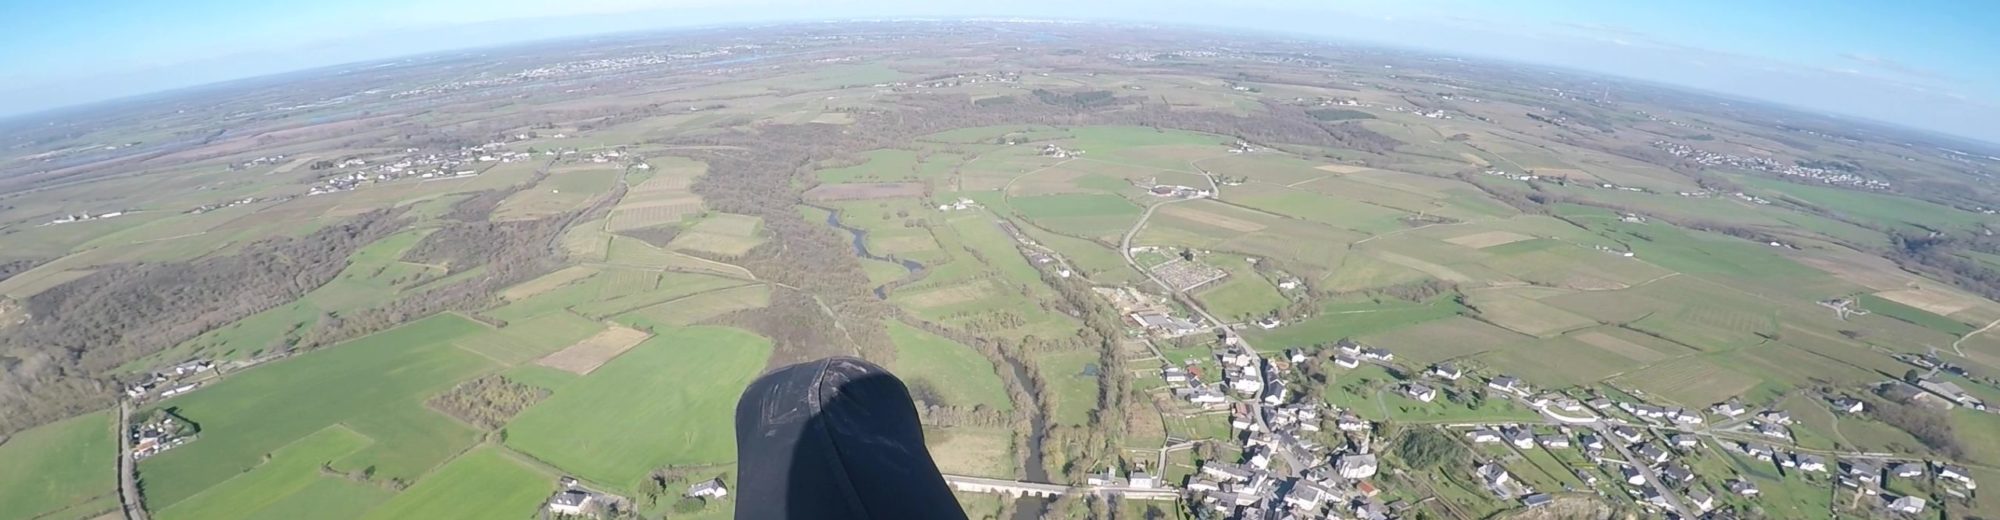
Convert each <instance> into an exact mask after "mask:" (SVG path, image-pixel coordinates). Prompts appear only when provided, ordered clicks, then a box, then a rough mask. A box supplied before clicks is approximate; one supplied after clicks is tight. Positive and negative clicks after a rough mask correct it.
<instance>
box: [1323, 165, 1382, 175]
mask: <svg viewBox="0 0 2000 520" xmlns="http://www.w3.org/2000/svg"><path fill="white" fill-rule="evenodd" d="M1317 169H1320V170H1325V171H1330V172H1333V173H1338V174H1343V175H1345V174H1349V173H1361V172H1365V171H1368V170H1373V169H1374V168H1369V167H1367V166H1354V165H1349V164H1324V165H1320V166H1318V167H1317Z"/></svg>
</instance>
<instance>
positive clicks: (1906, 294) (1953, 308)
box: [1875, 287, 1979, 316]
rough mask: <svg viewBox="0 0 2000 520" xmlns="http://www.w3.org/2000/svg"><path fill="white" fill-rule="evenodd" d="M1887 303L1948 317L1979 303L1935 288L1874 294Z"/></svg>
mask: <svg viewBox="0 0 2000 520" xmlns="http://www.w3.org/2000/svg"><path fill="white" fill-rule="evenodd" d="M1875 295H1876V296H1881V297H1883V298H1885V299H1888V300H1889V301H1893V302H1896V303H1900V304H1903V305H1908V306H1911V307H1916V308H1919V309H1923V310H1925V311H1929V312H1931V313H1932V314H1937V315H1939V316H1946V315H1950V314H1951V313H1954V312H1958V311H1962V310H1965V309H1967V308H1970V307H1972V306H1974V305H1978V304H1979V302H1978V301H1976V300H1972V299H1970V298H1966V297H1963V296H1959V295H1957V294H1954V293H1951V292H1949V291H1944V290H1940V289H1936V288H1929V287H1926V288H1921V289H1903V290H1897V291H1882V292H1878V293H1875Z"/></svg>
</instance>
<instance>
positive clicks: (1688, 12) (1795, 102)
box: [0, 0, 2000, 143]
mask: <svg viewBox="0 0 2000 520" xmlns="http://www.w3.org/2000/svg"><path fill="white" fill-rule="evenodd" d="M92 3H93V2H82V3H81V4H86V5H83V7H89V5H87V4H92ZM96 3H99V4H102V3H106V2H96ZM110 3H116V2H110ZM357 3H358V4H371V2H357ZM1166 3H1167V4H1174V5H1173V6H1172V7H1174V8H1165V7H1169V6H1165V5H1159V6H1154V7H1152V8H1144V9H1142V8H1139V7H1137V6H1134V5H1127V4H1132V2H1127V1H1124V0H1116V1H1112V2H1102V3H1096V4H1091V5H1082V6H1071V5H1064V4H1055V3H1048V2H1040V1H1036V0H1031V1H1028V2H1025V3H1015V4H1010V5H1005V6H982V7H966V6H959V5H950V4H952V3H948V2H947V3H941V4H940V5H933V4H921V5H910V4H905V3H903V2H899V1H892V2H839V1H835V2H806V3H800V2H796V1H795V0H765V1H764V2H761V4H762V5H759V6H749V7H746V6H740V5H738V6H729V5H722V4H721V3H711V2H707V1H705V0H692V1H684V0H585V1H581V2H573V3H571V4H566V5H565V6H560V7H555V6H544V5H539V4H537V3H535V2H502V3H498V4H494V3H483V4H480V5H478V6H471V5H468V4H465V3H463V1H462V0H431V1H425V2H416V3H410V4H407V5H403V4H397V5H379V6H373V7H370V6H369V5H351V4H342V5H338V6H328V5H320V6H313V7H312V8H309V9H304V10H294V11H287V12H282V13H271V12H261V11H260V10H268V8H267V7H259V6H258V5H257V4H248V3H243V2H239V1H237V0H205V1H202V2H196V4H198V5H191V6H185V7H186V8H185V9H184V11H188V12H185V13H181V12H176V13H174V14H175V16H173V17H170V18H167V19H161V20H158V21H156V22H154V23H153V24H152V25H151V26H150V27H151V28H150V29H149V30H148V31H150V32H148V31H141V32H139V33H137V34H121V35H120V36H121V37H123V36H130V37H131V38H129V39H125V38H119V39H118V41H119V42H127V43H129V42H130V41H136V40H146V39H156V40H160V41H164V42H169V43H162V44H161V45H159V46H154V47H145V46H141V47H143V48H137V49H135V48H133V46H130V45H122V46H116V47H113V48H103V47H104V46H105V45H106V44H112V45H116V44H117V42H106V41H75V40H73V38H76V35H79V34H109V33H110V32H109V31H104V30H101V29H100V30H94V31H93V30H88V29H89V27H88V25H89V24H84V25H85V26H86V27H84V28H81V29H78V28H66V27H69V26H73V25H75V24H77V23H78V22H80V21H81V22H88V21H89V20H88V19H87V18H88V17H84V18H85V19H82V20H79V19H78V16H76V15H75V13H71V15H68V16H65V15H63V14H62V13H49V16H48V17H49V18H51V19H59V20H60V21H58V22H54V23H48V24H44V25H42V26H33V27H9V28H6V29H10V30H6V31H0V50H11V51H15V52H0V55H5V56H0V71H7V72H0V118H9V119H12V118H18V117H21V116H32V115H34V114H37V113H42V112H47V111H52V110H57V109H63V108H76V107H80V106H85V105H91V104H96V103H101V102H106V101H113V100H122V99H129V98H134V97H139V96H144V95H148V94H156V93H162V92H167V91H174V90H181V89H186V88H190V87H200V86H206V85H213V84H217V83H225V82H230V81H235V80H244V79H252V78H257V77H263V76H271V75H277V74H283V73H288V72H298V71H305V70H311V69H317V68H323V67H329V66H337V65H341V64H349V63H359V62H371V61H381V60H392V59H397V58H401V57H409V56H417V55H424V54H433V53H437V52H445V51H454V50H471V49H478V48H487V47H495V46H504V45H511V44H523V43H533V42H537V41H545V40H556V39H565V38H577V37H589V36H593V35H606V34H614V33H631V32H653V31H669V30H675V29H686V28H692V27H702V26H733V25H756V24H772V23H800V22H815V21H853V20H862V19H924V18H950V19H965V18H982V17H996V18H1030V19H1046V20H1077V21H1088V22H1103V23H1149V24H1165V25H1180V26H1190V27H1202V28H1210V29H1224V30H1231V29H1233V30H1245V31H1257V32H1265V33H1289V34H1295V35H1301V36H1309V37H1316V38H1324V39H1328V40H1336V41H1342V42H1351V43H1361V44H1375V45H1383V46H1389V47H1400V48H1410V49H1417V50H1424V51H1431V52H1438V53H1444V54H1451V55H1461V56H1466V57H1476V58H1493V59H1501V60H1508V61H1516V62H1522V63H1528V64H1537V65H1547V66H1554V67H1561V68H1567V69H1575V70H1580V71H1586V72H1593V73H1600V74H1605V75H1609V76H1615V77H1623V78H1630V79H1635V80H1641V81H1648V82H1655V83H1662V84H1667V85H1673V86H1679V87H1686V88H1691V89H1695V90H1703V91H1711V92H1715V93H1721V94H1727V95H1732V96H1737V97H1743V98H1749V99H1757V100H1763V101H1767V102H1772V103H1774V104H1777V105H1781V106H1787V107H1793V108H1800V109H1807V110H1814V111H1821V112H1826V113H1830V114H1837V115H1844V116H1851V117H1857V118H1862V119H1868V120H1874V121H1880V122H1886V123H1891V124H1896V125H1901V126H1907V127H1912V128H1917V129H1922V130H1929V131H1934V132H1939V133H1945V134H1951V135H1956V136H1960V137H1968V138H1972V139H1975V140H1982V141H1986V142H1989V143H2000V125H1994V124H1992V123H1991V121H1995V120H2000V70H1995V69H1996V67H1992V66H1990V65H1986V64H1985V62H1984V61H1983V60H1984V59H1985V58H1984V56H1990V55H1992V54H1991V53H2000V41H1995V39H1981V38H1979V37H1978V36H1977V35H1976V34H1972V33H1964V32H1961V31H1960V29H1976V26H1977V25H1979V24H1983V23H1985V22H1983V21H1982V20H1987V19H1991V18H1996V15H1995V12H1996V11H2000V9H1993V8H1988V9H1982V10H1978V11H1977V12H1975V13H1972V15H1964V14H1962V13H1953V12H1950V9H1952V8H1951V7H1946V6H1934V7H1940V9H1938V10H1935V11H1924V10H1922V9H1920V7H1921V5H1902V4H1888V3H1879V4H1878V5H1874V6H1872V8H1873V9H1874V11H1870V10H1868V9H1860V8H1856V7H1855V6H1840V7H1839V8H1827V9H1815V11H1814V12H1813V13H1812V14H1813V15H1814V16H1815V17H1813V18H1810V19H1804V18H1794V19H1787V18H1786V17H1787V16H1802V13H1797V12H1789V11H1786V10H1785V9H1783V8H1781V7H1772V6H1764V7H1762V8H1751V7H1739V8H1733V9H1731V8H1727V7H1728V4H1727V3H1719V2H1705V1H1701V2H1686V3H1682V4H1680V5H1678V6H1675V7H1676V9H1674V10H1673V11H1672V12H1673V13H1681V14H1680V16H1681V17H1687V16H1692V17H1693V18H1694V19H1696V20H1702V15H1701V14H1700V13H1702V12H1703V11H1704V9H1706V10H1707V11H1709V12H1711V13H1722V14H1720V15H1718V16H1725V17H1726V20H1727V21H1725V20H1716V21H1714V23H1712V24H1709V25H1714V27H1699V28H1698V27H1696V26H1697V25H1701V24H1694V23H1682V22H1675V21H1673V20H1666V19H1661V18H1663V17H1662V16H1660V15H1659V13H1649V12H1648V11H1647V10H1646V9H1643V8H1634V7H1632V6H1622V7H1621V6H1589V7H1583V6H1554V5H1550V4H1551V3H1553V2H1543V1H1534V2H1521V3H1516V4H1515V5H1512V6H1492V5H1483V4H1473V3H1469V2H1459V1H1453V0H1434V1H1423V2H1404V3H1395V4H1394V5H1383V4H1381V3H1378V2H1336V4H1337V5H1334V6H1305V5H1298V4H1299V2H1291V1H1284V0H1266V1H1252V2H1245V3H1242V4H1243V5H1235V6H1228V7H1224V6H1217V5H1211V4H1204V3H1196V2H1181V1H1177V0H1168V1H1167V2H1166ZM829 4H830V5H829ZM1146 4H1147V5H1152V4H1155V3H1146ZM1918 4H1922V3H1918ZM66 5H67V4H66ZM74 7H76V6H69V7H43V8H44V9H66V8H74ZM780 7H782V8H780ZM145 9H146V8H145V7H138V8H135V9H133V10H137V11H143V10H145ZM773 12H782V13H784V14H782V15H775V16H774V15H771V14H770V13H773ZM217 13H224V14H226V16H225V15H223V14H217ZM1843 13H1844V14H1843ZM24 14H32V13H24ZM138 14H145V13H138ZM1871 15H1872V18H1871ZM120 16H133V14H129V13H128V14H124V15H120ZM1895 17H1906V18H1908V17H1914V18H1912V20H1909V21H1921V20H1929V22H1928V23H1927V24H1924V23H1915V24H1912V23H1906V24H1894V23H1886V22H1888V21H1892V19H1894V18H1895ZM25 18H29V17H26V16H23V17H15V18H14V21H13V22H7V23H8V24H10V25H11V24H18V23H22V20H23V19H25ZM175 18H190V19H188V20H176V19H175ZM1945 18H1948V19H1950V20H1943V19H1945ZM1756 19H1766V21H1767V23H1766V25H1768V26H1770V27H1769V29H1768V32H1769V33H1770V34H1763V33H1762V32H1760V30H1743V29H1740V28H1738V29H1731V28H1730V27H1728V26H1730V25H1750V26H1753V27H1755V26H1757V24H1756V23H1753V22H1752V21H1754V20H1756ZM1877 19H1879V20H1877ZM315 20H316V21H317V23H305V25H302V26H301V25H298V24H301V23H304V22H309V21H315ZM1648 20H1650V21H1648ZM114 21H115V20H114ZM1878 21H1879V22H1885V23H1874V22H1878ZM1641 23H1650V24H1654V25H1656V26H1657V27H1646V26H1641V25H1639V24H1641ZM1947 23H1949V25H1946V24H1947ZM173 24H178V25H175V26H174V27H161V26H162V25H173ZM1857 24H1858V25H1857ZM110 25H111V26H116V25H117V24H116V23H112V24H110ZM202 25H214V26H218V28H217V29H216V30H213V31H209V32H210V33H214V34H204V35H201V36H200V37H192V36H190V35H193V33H194V29H193V27H197V26H202ZM1911 25H1918V26H1916V27H1911ZM325 26H333V28H332V29H331V30H329V29H328V28H327V27H325ZM1854 27H1862V28H1865V29H1866V31H1862V30H1858V29H1855V28H1854ZM107 28H108V27H107ZM308 28H309V29H310V30H309V29H308ZM1660 28H1666V29H1668V30H1672V31H1676V32H1673V33H1670V34H1662V33H1660ZM1814 35H1824V36H1823V37H1816V36H1814ZM1835 35H1838V36H1841V37H1840V38H1834V37H1833V36H1835ZM65 40H69V41H65ZM253 42H263V43H253ZM155 47H157V48H155ZM24 50H26V51H28V52H21V51H24Z"/></svg>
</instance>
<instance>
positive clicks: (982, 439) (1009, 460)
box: [924, 428, 1014, 478]
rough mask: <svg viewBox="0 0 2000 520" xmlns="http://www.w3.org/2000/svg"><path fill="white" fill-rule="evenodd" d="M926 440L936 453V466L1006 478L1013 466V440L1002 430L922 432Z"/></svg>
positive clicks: (950, 470)
mask: <svg viewBox="0 0 2000 520" xmlns="http://www.w3.org/2000/svg"><path fill="white" fill-rule="evenodd" d="M924 437H925V441H926V442H925V444H929V445H930V448H931V453H935V454H937V466H938V470H940V471H943V472H945V473H951V474H955V475H974V476H985V477H1000V478H1007V477H1009V476H1011V475H1012V474H1013V473H1012V469H1013V466H1014V460H1013V449H1014V440H1013V439H1012V438H1010V437H1009V436H1008V434H1007V432H1005V431H1001V430H990V431H989V430H979V429H971V428H951V429H935V430H930V431H927V432H925V434H924Z"/></svg>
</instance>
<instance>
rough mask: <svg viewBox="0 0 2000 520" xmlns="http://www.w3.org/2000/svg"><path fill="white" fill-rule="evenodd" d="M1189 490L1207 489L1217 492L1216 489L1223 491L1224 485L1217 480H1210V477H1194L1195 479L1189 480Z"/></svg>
mask: <svg viewBox="0 0 2000 520" xmlns="http://www.w3.org/2000/svg"><path fill="white" fill-rule="evenodd" d="M1187 490H1188V491H1207V492H1211V493H1213V492H1216V491H1221V490H1222V485H1220V484H1216V483H1215V481H1213V480H1209V479H1205V478H1198V479H1194V480H1190V481H1188V485H1187Z"/></svg>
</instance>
